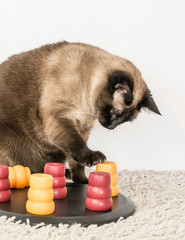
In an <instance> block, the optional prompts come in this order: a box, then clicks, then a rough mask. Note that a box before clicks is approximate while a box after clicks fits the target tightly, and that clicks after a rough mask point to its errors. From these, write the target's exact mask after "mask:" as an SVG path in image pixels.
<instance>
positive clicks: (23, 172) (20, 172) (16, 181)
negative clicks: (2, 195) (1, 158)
mask: <svg viewBox="0 0 185 240" xmlns="http://www.w3.org/2000/svg"><path fill="white" fill-rule="evenodd" d="M8 169H9V177H8V178H9V181H10V188H18V189H20V188H25V187H28V186H29V185H30V176H31V172H30V169H29V168H28V167H23V166H22V165H16V166H14V167H8Z"/></svg>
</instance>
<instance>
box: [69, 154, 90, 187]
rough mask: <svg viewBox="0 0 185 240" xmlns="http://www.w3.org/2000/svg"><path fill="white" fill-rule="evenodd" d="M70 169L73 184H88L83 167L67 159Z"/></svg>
mask: <svg viewBox="0 0 185 240" xmlns="http://www.w3.org/2000/svg"><path fill="white" fill-rule="evenodd" d="M67 160H68V164H69V167H70V173H71V179H72V180H73V182H75V183H88V178H87V177H86V175H85V167H84V166H83V165H81V164H79V163H77V162H76V161H74V160H73V159H72V158H67Z"/></svg>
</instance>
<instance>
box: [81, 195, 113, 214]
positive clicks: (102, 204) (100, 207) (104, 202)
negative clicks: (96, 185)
mask: <svg viewBox="0 0 185 240" xmlns="http://www.w3.org/2000/svg"><path fill="white" fill-rule="evenodd" d="M112 204H113V201H112V198H107V199H94V198H88V197H87V198H86V200H85V206H86V208H88V209H89V210H92V211H108V210H110V209H111V208H112Z"/></svg>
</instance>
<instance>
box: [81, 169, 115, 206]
mask: <svg viewBox="0 0 185 240" xmlns="http://www.w3.org/2000/svg"><path fill="white" fill-rule="evenodd" d="M110 182H111V178H110V174H109V173H105V172H92V173H90V175H89V185H88V187H87V197H86V200H85V206H86V208H87V209H89V210H92V211H107V210H110V209H111V208H112V204H113V201H112V198H111V193H112V192H111V187H110Z"/></svg>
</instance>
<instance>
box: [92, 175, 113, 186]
mask: <svg viewBox="0 0 185 240" xmlns="http://www.w3.org/2000/svg"><path fill="white" fill-rule="evenodd" d="M110 183H111V178H110V174H109V173H106V172H93V173H90V175H89V185H90V186H94V187H110Z"/></svg>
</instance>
